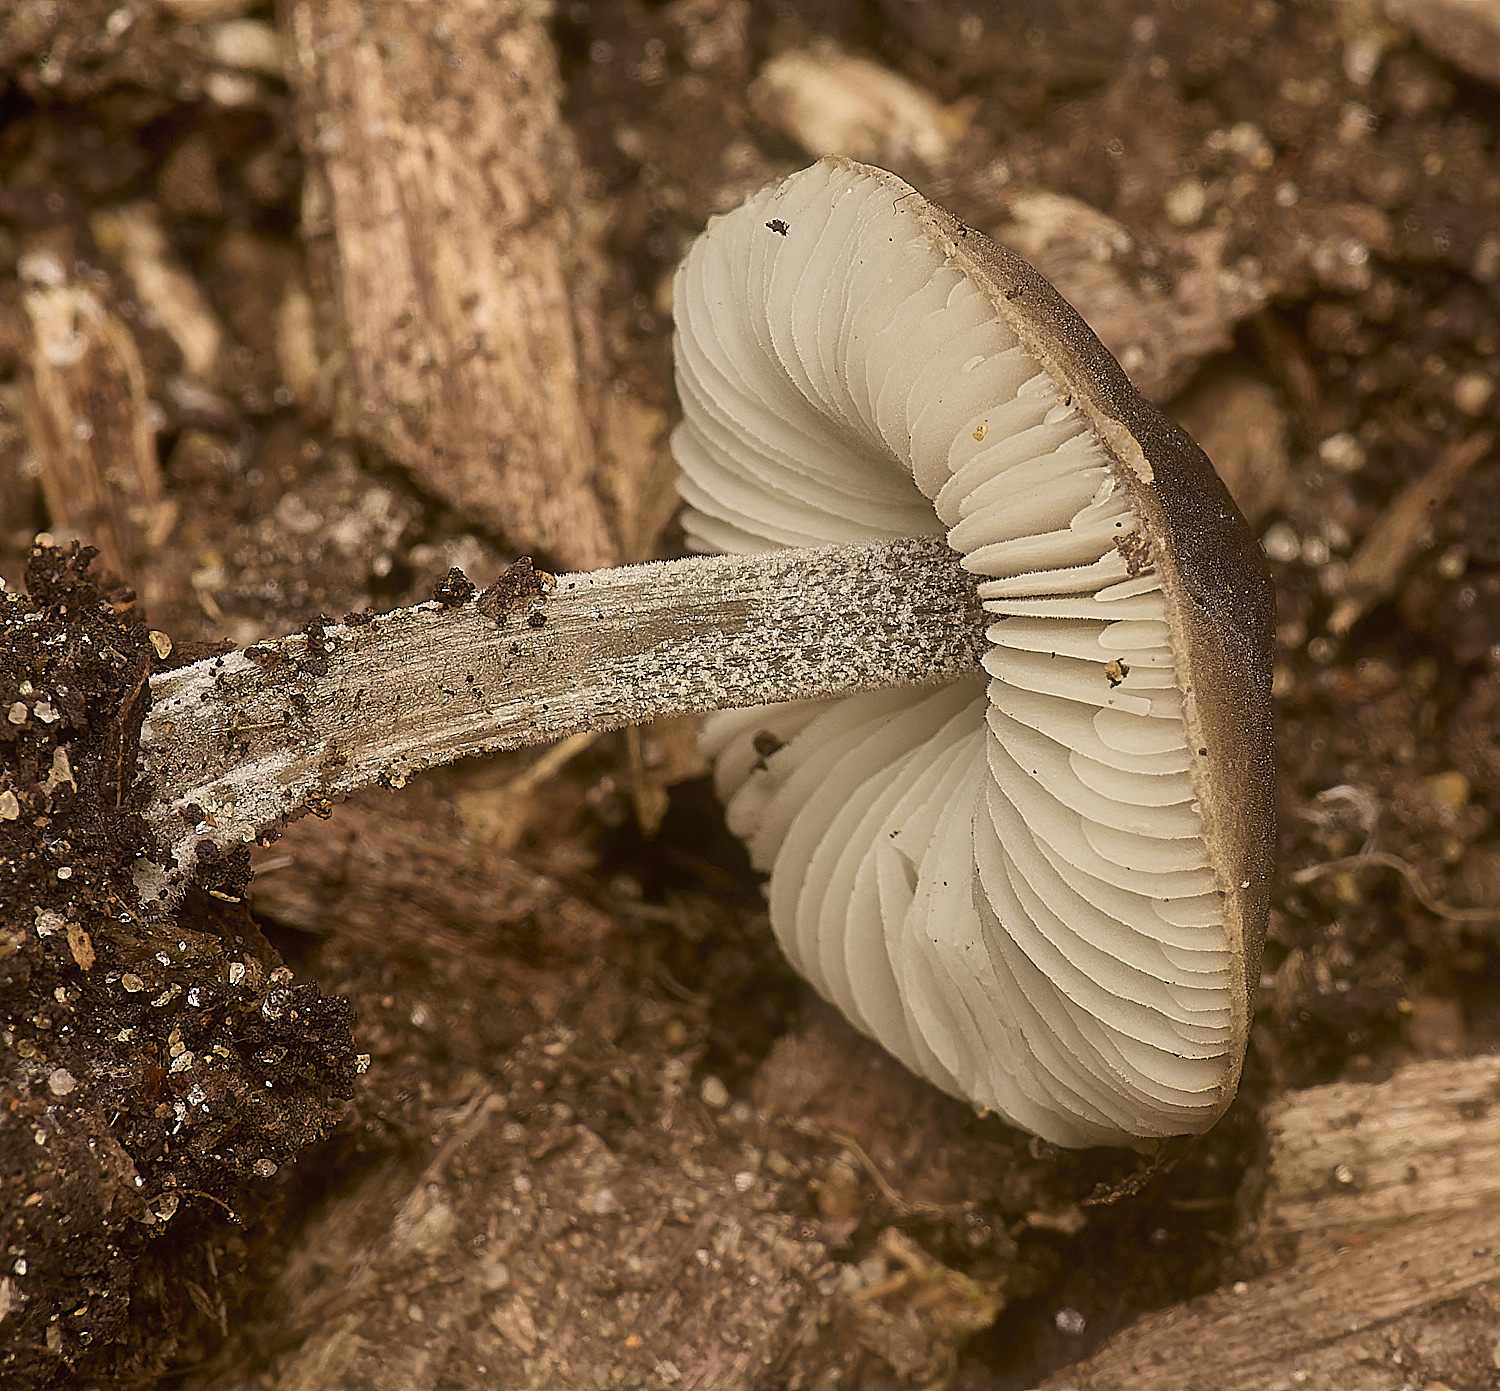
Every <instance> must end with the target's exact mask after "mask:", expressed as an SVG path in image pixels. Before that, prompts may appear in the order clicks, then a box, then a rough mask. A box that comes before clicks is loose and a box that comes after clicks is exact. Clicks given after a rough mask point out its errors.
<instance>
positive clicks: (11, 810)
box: [0, 787, 21, 821]
mask: <svg viewBox="0 0 1500 1391" xmlns="http://www.w3.org/2000/svg"><path fill="white" fill-rule="evenodd" d="M20 815H21V803H20V800H19V799H18V798H17V796H16V794H15V793H14V792H12V791H11V790H10V788H8V787H7V788H6V789H5V791H4V792H0V821H16V820H19V819H20Z"/></svg>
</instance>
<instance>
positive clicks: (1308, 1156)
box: [1258, 1057, 1500, 1261]
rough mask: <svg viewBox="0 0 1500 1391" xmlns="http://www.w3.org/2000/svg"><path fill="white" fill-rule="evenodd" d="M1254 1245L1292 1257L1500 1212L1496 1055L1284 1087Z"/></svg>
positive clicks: (1271, 1116) (1499, 1070)
mask: <svg viewBox="0 0 1500 1391" xmlns="http://www.w3.org/2000/svg"><path fill="white" fill-rule="evenodd" d="M1266 1131H1267V1136H1268V1138H1269V1140H1270V1144H1271V1162H1270V1167H1269V1170H1268V1174H1267V1186H1266V1196H1265V1203H1264V1209H1263V1212H1262V1215H1261V1218H1260V1221H1259V1224H1258V1240H1259V1242H1260V1244H1261V1245H1262V1247H1263V1248H1264V1250H1265V1253H1266V1255H1267V1256H1268V1257H1271V1258H1273V1259H1274V1256H1275V1253H1276V1252H1277V1251H1282V1252H1286V1251H1288V1250H1295V1253H1296V1256H1297V1259H1298V1260H1302V1261H1306V1260H1308V1259H1310V1258H1312V1257H1314V1256H1322V1255H1325V1254H1329V1253H1332V1252H1334V1251H1337V1250H1339V1249H1341V1248H1343V1247H1346V1246H1348V1245H1350V1244H1351V1243H1352V1242H1356V1241H1367V1240H1369V1239H1370V1238H1371V1237H1372V1236H1374V1235H1375V1234H1376V1233H1377V1232H1379V1231H1381V1230H1382V1229H1385V1228H1389V1227H1395V1226H1397V1225H1399V1224H1401V1223H1404V1222H1411V1221H1416V1220H1418V1219H1424V1218H1429V1217H1435V1216H1440V1215H1448V1214H1452V1213H1458V1212H1473V1211H1479V1210H1482V1209H1486V1208H1497V1209H1500V1058H1490V1057H1479V1058H1465V1059H1462V1060H1460V1061H1457V1062H1448V1061H1443V1062H1428V1063H1415V1064H1413V1065H1411V1066H1410V1067H1405V1068H1402V1069H1401V1070H1400V1071H1399V1072H1398V1073H1397V1074H1396V1075H1395V1076H1394V1077H1392V1078H1391V1079H1390V1080H1389V1081H1387V1082H1380V1083H1376V1084H1373V1085H1372V1084H1369V1083H1336V1084H1333V1085H1331V1086H1326V1087H1313V1088H1311V1089H1310V1090H1307V1091H1301V1092H1291V1093H1289V1094H1288V1095H1286V1096H1284V1097H1282V1098H1280V1099H1278V1100H1277V1101H1274V1102H1272V1103H1271V1105H1270V1106H1269V1107H1268V1108H1267V1110H1266Z"/></svg>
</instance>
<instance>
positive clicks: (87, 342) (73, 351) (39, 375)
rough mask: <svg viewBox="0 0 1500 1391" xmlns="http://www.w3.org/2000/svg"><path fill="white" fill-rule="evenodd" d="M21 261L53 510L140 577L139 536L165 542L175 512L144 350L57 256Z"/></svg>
mask: <svg viewBox="0 0 1500 1391" xmlns="http://www.w3.org/2000/svg"><path fill="white" fill-rule="evenodd" d="M22 261H23V271H25V272H26V273H27V276H28V278H29V279H30V281H31V283H30V285H29V286H28V288H27V289H26V290H25V291H24V293H23V294H22V304H23V306H24V308H25V314H26V329H27V333H28V342H27V346H26V351H25V354H24V358H23V363H22V372H21V412H22V420H23V422H24V425H25V429H26V434H27V436H28V437H29V439H30V441H31V448H32V451H33V454H34V456H35V459H36V464H37V476H38V478H39V480H40V482H41V486H42V495H43V497H44V499H45V500H46V504H47V511H48V514H49V516H50V517H51V519H52V524H53V526H55V527H57V528H59V529H61V530H62V531H64V532H67V533H71V534H73V535H77V536H81V537H83V538H84V539H85V540H87V541H89V542H90V543H91V544H93V545H97V546H98V547H99V551H100V554H101V556H102V557H103V564H104V565H105V566H106V567H107V568H108V569H110V570H113V571H114V572H115V574H117V575H119V576H120V577H121V578H122V579H123V580H125V581H126V583H128V584H133V583H134V579H135V554H136V547H137V538H138V536H139V537H140V539H141V540H142V541H144V543H145V544H147V545H160V544H161V542H162V541H163V540H164V539H165V536H166V533H167V531H169V530H170V528H171V524H172V520H173V518H174V516H175V511H174V510H173V508H172V505H171V504H170V503H167V502H165V501H164V500H163V496H162V478H161V468H160V465H159V464H158V463H157V458H156V439H155V435H154V433H153V431H152V428H151V424H150V415H149V402H148V401H147V399H146V384H145V374H144V372H143V370H142V366H141V357H140V353H139V351H138V350H137V348H136V344H135V339H134V338H133V337H132V336H131V334H130V330H129V329H128V328H126V326H125V325H124V324H123V323H122V322H121V321H120V320H119V319H118V318H117V317H116V316H115V315H114V314H112V313H111V312H110V311H109V310H108V309H106V308H105V307H104V305H103V303H101V301H100V300H99V298H98V296H97V295H96V294H95V293H94V292H93V291H92V290H91V289H90V288H89V287H88V286H87V285H83V284H79V283H77V282H72V281H70V280H69V279H68V277H67V273H66V271H65V269H64V268H63V266H62V264H61V262H60V261H59V260H57V258H56V257H54V256H52V255H51V254H50V253H38V254H37V255H35V256H31V257H23V258H22Z"/></svg>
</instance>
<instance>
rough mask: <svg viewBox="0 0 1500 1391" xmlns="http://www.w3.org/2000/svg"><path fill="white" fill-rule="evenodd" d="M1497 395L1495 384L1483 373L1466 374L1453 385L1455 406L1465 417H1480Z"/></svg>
mask: <svg viewBox="0 0 1500 1391" xmlns="http://www.w3.org/2000/svg"><path fill="white" fill-rule="evenodd" d="M1494 394H1495V383H1494V382H1492V381H1491V380H1490V379H1489V378H1488V377H1487V376H1485V374H1484V373H1483V372H1465V373H1464V374H1463V376H1461V377H1460V378H1459V379H1458V380H1457V381H1456V382H1454V383H1453V404H1454V405H1455V406H1457V407H1458V408H1459V410H1461V411H1462V412H1463V413H1464V414H1465V415H1480V414H1482V413H1483V411H1484V409H1485V407H1486V406H1488V405H1489V403H1490V397H1492V396H1493V395H1494Z"/></svg>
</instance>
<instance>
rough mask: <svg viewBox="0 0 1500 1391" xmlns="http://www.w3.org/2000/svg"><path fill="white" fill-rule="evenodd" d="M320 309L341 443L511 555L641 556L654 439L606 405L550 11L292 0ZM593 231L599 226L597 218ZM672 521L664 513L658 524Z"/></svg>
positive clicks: (512, 2)
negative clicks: (642, 505) (359, 442)
mask: <svg viewBox="0 0 1500 1391" xmlns="http://www.w3.org/2000/svg"><path fill="white" fill-rule="evenodd" d="M282 15H283V31H284V34H285V36H286V46H287V51H288V55H289V56H288V76H289V78H290V80H291V82H292V84H293V87H294V89H295V90H296V93H297V109H298V119H299V124H300V137H301V142H302V147H303V150H304V153H305V155H306V157H307V159H308V161H309V166H310V172H309V176H308V187H307V191H306V195H305V197H304V230H305V232H306V234H307V235H308V239H309V253H310V259H311V262H312V269H313V281H314V293H315V295H316V294H317V293H318V290H319V289H320V288H321V289H322V291H323V293H324V294H325V295H327V296H330V297H332V298H333V299H334V300H335V301H336V303H337V309H338V312H337V318H338V320H339V321H340V326H339V332H338V337H339V339H340V341H339V342H338V343H336V344H330V345H329V347H330V350H332V349H334V348H338V349H346V350H347V353H348V379H347V383H346V390H345V392H344V393H343V394H342V402H341V403H342V410H341V412H340V424H341V427H342V428H343V429H344V430H345V431H346V432H348V433H350V434H352V435H355V436H358V437H359V438H361V439H363V440H365V441H367V442H368V443H369V444H371V445H372V446H374V447H375V448H377V449H379V450H381V451H382V452H384V453H385V454H386V455H388V456H389V457H390V458H392V459H395V460H397V461H399V462H400V463H401V464H403V465H404V466H405V467H406V468H408V469H409V470H410V471H411V472H412V474H413V476H414V477H415V478H416V480H417V481H418V483H419V484H420V485H421V486H422V487H424V488H427V489H429V490H430V491H432V492H433V493H436V494H437V495H439V496H441V497H443V498H444V499H445V500H447V501H448V502H449V503H450V504H452V505H453V506H455V507H457V508H459V509H460V510H461V511H462V512H463V513H465V514H466V515H467V516H469V517H471V518H473V519H475V520H476V521H478V522H479V523H481V524H482V525H484V526H486V527H489V528H491V529H493V530H496V531H499V532H502V533H503V534H504V535H505V536H507V537H508V538H509V539H510V540H511V541H512V542H513V543H514V544H515V545H516V546H517V547H518V548H521V549H527V550H530V549H540V550H541V551H542V552H543V553H544V554H545V555H546V556H548V557H549V558H551V559H553V560H554V561H556V562H557V563H560V564H563V565H567V566H570V567H576V568H579V569H589V568H595V567H598V566H601V565H607V564H610V563H611V562H614V561H618V560H619V559H622V558H628V559H638V558H642V557H643V556H644V555H646V554H649V550H642V549H640V548H641V547H642V546H646V547H649V546H650V544H651V543H652V542H653V541H654V539H655V531H656V529H657V527H658V526H659V525H660V524H662V523H664V521H665V520H666V517H665V515H663V516H660V517H655V516H653V517H651V518H646V517H643V516H632V517H629V518H619V519H618V520H620V521H622V522H624V523H625V525H624V526H622V527H621V528H620V534H615V533H614V532H612V528H611V521H612V519H611V516H610V515H609V514H610V511H611V502H612V500H613V499H617V498H618V499H626V498H639V497H643V496H644V497H654V498H660V497H662V496H663V495H666V496H668V497H670V487H669V486H668V485H667V477H668V473H667V466H666V461H665V459H664V451H663V450H662V448H661V440H660V438H659V434H660V423H661V422H657V423H655V424H653V423H652V420H653V419H654V417H653V416H652V413H650V412H647V411H646V410H645V408H644V407H639V406H636V405H635V404H634V403H633V402H632V401H631V400H630V398H629V397H628V396H623V395H620V394H619V393H617V392H615V391H614V390H611V389H609V364H608V363H607V361H606V357H605V351H604V348H603V345H602V342H601V335H600V330H599V286H600V285H601V283H602V282H603V280H604V278H605V272H604V260H603V257H602V256H601V254H600V252H599V250H598V248H597V247H596V245H595V243H594V240H593V235H592V231H591V227H590V225H589V221H590V220H589V218H588V216H587V214H586V211H585V209H586V203H587V200H586V198H585V194H584V186H583V172H582V167H581V164H580V161H579V158H578V154H577V151H576V149H575V146H574V141H573V137H572V134H571V132H570V131H569V129H568V128H567V126H566V124H565V123H564V121H563V119H562V116H561V113H560V109H559V99H560V96H561V82H560V80H559V77H558V73H557V66H556V58H555V55H554V53H553V50H552V44H551V39H550V37H549V35H548V32H547V29H546V27H545V23H544V19H545V14H544V8H543V7H541V6H537V5H534V4H527V3H520V0H509V3H502V4H493V3H487V2H486V3H478V0H464V3H460V4H452V3H437V0H406V2H405V3H395V4H373V3H363V2H362V0H331V3H326V2H325V0H317V3H314V2H313V0H293V2H292V3H289V4H287V5H285V6H284V7H283V11H282ZM594 221H596V222H597V221H598V219H594ZM669 512H670V509H668V514H669Z"/></svg>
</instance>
